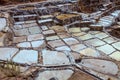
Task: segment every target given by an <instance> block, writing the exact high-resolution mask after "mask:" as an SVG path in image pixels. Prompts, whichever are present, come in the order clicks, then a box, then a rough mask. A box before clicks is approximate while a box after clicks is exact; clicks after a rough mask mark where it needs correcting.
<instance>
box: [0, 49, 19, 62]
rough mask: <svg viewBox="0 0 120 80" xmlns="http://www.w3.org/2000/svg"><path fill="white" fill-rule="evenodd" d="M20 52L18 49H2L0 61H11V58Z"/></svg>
mask: <svg viewBox="0 0 120 80" xmlns="http://www.w3.org/2000/svg"><path fill="white" fill-rule="evenodd" d="M18 51H19V49H17V48H12V47H11V48H8V47H6V48H0V59H1V60H9V61H10V60H11V58H12V57H13V56H14V55H15V54H16V53H17V52H18Z"/></svg>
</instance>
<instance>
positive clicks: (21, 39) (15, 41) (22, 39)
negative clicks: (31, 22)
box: [13, 36, 27, 43]
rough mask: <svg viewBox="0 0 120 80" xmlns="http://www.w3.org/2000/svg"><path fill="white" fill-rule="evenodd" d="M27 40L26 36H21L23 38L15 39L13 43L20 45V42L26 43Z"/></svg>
mask: <svg viewBox="0 0 120 80" xmlns="http://www.w3.org/2000/svg"><path fill="white" fill-rule="evenodd" d="M26 40H27V37H26V36H21V37H14V38H13V43H19V42H24V41H26Z"/></svg>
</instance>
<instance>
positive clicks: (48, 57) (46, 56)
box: [42, 50, 69, 65]
mask: <svg viewBox="0 0 120 80" xmlns="http://www.w3.org/2000/svg"><path fill="white" fill-rule="evenodd" d="M42 56H43V64H44V65H64V64H69V59H68V58H67V56H66V55H65V53H62V52H57V51H48V50H43V51H42Z"/></svg>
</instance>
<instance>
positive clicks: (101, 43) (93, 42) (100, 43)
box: [85, 38, 106, 47]
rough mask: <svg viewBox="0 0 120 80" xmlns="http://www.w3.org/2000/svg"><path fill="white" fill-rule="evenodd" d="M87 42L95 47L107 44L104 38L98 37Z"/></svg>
mask: <svg viewBox="0 0 120 80" xmlns="http://www.w3.org/2000/svg"><path fill="white" fill-rule="evenodd" d="M85 43H87V44H89V45H92V46H94V47H97V46H101V45H105V44H106V43H105V42H103V41H102V40H100V39H97V38H95V39H90V40H87V41H85Z"/></svg>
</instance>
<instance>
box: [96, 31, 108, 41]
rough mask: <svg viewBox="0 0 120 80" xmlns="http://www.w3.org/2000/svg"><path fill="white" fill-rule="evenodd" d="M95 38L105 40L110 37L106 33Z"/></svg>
mask: <svg viewBox="0 0 120 80" xmlns="http://www.w3.org/2000/svg"><path fill="white" fill-rule="evenodd" d="M95 37H97V38H99V39H103V38H106V37H109V36H108V35H107V34H106V33H102V32H101V33H98V34H96V35H95Z"/></svg>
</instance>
